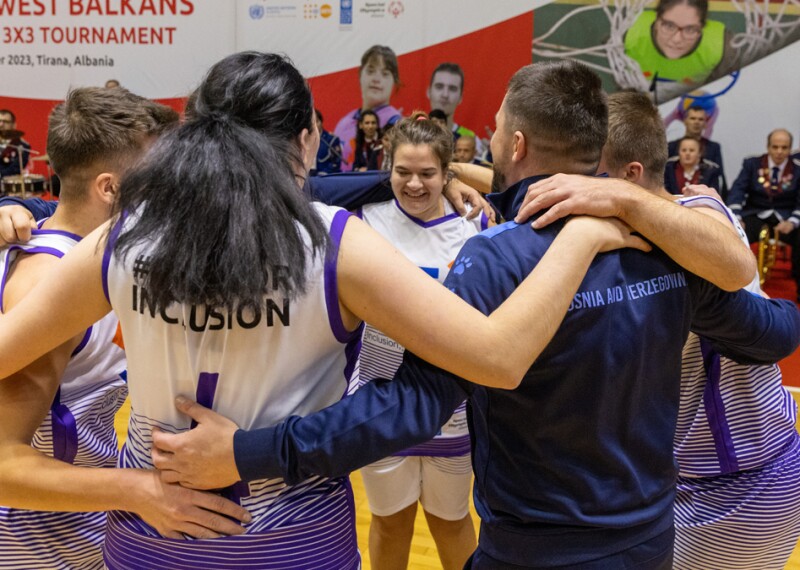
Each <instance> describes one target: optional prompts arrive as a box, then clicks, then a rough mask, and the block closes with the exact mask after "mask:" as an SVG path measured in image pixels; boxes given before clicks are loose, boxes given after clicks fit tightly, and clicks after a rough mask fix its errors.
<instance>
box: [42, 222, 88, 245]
mask: <svg viewBox="0 0 800 570" xmlns="http://www.w3.org/2000/svg"><path fill="white" fill-rule="evenodd" d="M42 221H45V220H42ZM48 235H50V236H65V237H68V238H70V239H74V240H75V241H81V240H82V239H83V238H82V237H81V236H79V235H78V234H73V233H71V232H65V231H63V230H45V229H42V227H41V226H39V229H35V230H32V231H31V236H48Z"/></svg>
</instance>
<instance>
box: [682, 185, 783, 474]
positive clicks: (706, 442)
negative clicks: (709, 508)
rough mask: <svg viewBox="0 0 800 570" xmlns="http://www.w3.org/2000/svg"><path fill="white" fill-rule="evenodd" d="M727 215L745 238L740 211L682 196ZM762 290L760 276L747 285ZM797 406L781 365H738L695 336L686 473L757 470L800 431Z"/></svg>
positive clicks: (686, 405) (686, 392)
mask: <svg viewBox="0 0 800 570" xmlns="http://www.w3.org/2000/svg"><path fill="white" fill-rule="evenodd" d="M678 203H679V204H682V205H685V206H688V207H711V208H714V209H716V210H717V211H720V212H722V213H724V214H726V215H727V216H728V218H729V220H730V221H731V223H732V224H733V225H734V227H736V228H737V231H738V233H739V235H740V236H741V237H742V239H743V241H744V243H747V238H746V236H745V234H744V230H743V229H742V228H741V225H740V224H739V222H738V220H737V219H736V216H734V215H733V214H732V213H731V212H730V210H728V208H727V207H725V206H724V205H722V204H721V203H720V202H719V201H717V200H715V199H714V198H710V197H707V196H696V197H692V198H683V199H680V200H678ZM747 290H748V291H750V292H751V293H755V294H760V291H761V290H760V287H759V285H758V277H756V278H755V279H754V281H753V282H752V283H751V284H750V285H749V286H748V287H747ZM796 419H797V406H796V404H795V401H794V399H793V398H792V396H791V394H789V392H788V391H787V390H786V389H785V388H784V387H783V385H782V384H781V372H780V369H779V368H778V366H777V365H772V366H753V365H746V364H738V363H736V362H733V361H732V360H730V359H728V358H725V357H720V356H719V355H718V354H717V353H716V352H714V351H713V349H712V348H711V345H710V343H708V342H707V341H705V340H703V339H701V338H698V337H697V336H696V335H694V334H691V335H689V339H688V340H687V342H686V345H685V346H684V349H683V367H682V373H681V401H680V411H679V415H678V426H677V431H676V433H675V457H676V459H677V461H678V466H679V469H680V474H681V475H684V476H689V477H709V476H713V475H722V474H727V473H733V472H736V471H743V470H747V469H754V468H757V467H760V466H762V465H764V464H765V463H767V462H768V461H770V460H771V459H773V458H775V457H776V456H777V455H779V454H780V453H781V451H782V449H783V448H784V447H785V446H786V445H787V444H788V443H789V442H790V441H791V439H792V438H793V437H794V436H795V435H796V433H795V428H794V426H795V421H796Z"/></svg>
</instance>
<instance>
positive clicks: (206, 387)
mask: <svg viewBox="0 0 800 570" xmlns="http://www.w3.org/2000/svg"><path fill="white" fill-rule="evenodd" d="M218 380H219V374H214V373H211V372H201V373H200V376H199V378H198V379H197V403H198V404H200V405H201V406H204V407H206V408H209V409H211V408H213V407H214V394H216V393H217V381H218ZM196 427H197V422H196V421H195V420H192V429H194V428H196Z"/></svg>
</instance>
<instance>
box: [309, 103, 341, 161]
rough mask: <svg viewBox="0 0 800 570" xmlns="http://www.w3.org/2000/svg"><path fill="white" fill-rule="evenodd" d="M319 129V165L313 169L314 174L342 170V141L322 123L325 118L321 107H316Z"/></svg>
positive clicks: (315, 112)
mask: <svg viewBox="0 0 800 570" xmlns="http://www.w3.org/2000/svg"><path fill="white" fill-rule="evenodd" d="M314 114H315V117H316V120H317V130H318V131H319V150H318V151H317V165H316V168H315V169H314V170H313V171H312V173H311V174H312V176H313V175H317V174H331V173H333V172H341V171H342V142H341V141H340V140H339V137H337V136H336V135H334V134H332V133H329V132H328V131H326V130H325V128H324V127H323V125H322V122H323V120H324V119H323V118H322V113H320V112H319V109H314Z"/></svg>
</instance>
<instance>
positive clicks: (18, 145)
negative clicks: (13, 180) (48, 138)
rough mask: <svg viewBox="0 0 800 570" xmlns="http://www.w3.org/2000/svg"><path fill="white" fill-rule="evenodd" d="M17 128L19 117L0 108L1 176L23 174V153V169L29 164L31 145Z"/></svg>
mask: <svg viewBox="0 0 800 570" xmlns="http://www.w3.org/2000/svg"><path fill="white" fill-rule="evenodd" d="M16 130H17V117H16V115H14V113H12V112H11V111H9V110H8V109H0V178H4V177H6V176H15V175H18V174H21V171H20V155H22V169H23V170H24V169H25V167H26V166H27V165H28V159H29V158H30V156H29V154H30V152H29V151H30V149H31V145H30V144H29V143H28V141H26V140H24V139H23V138H22V135H21V134H15V133H13V132H12V131H16Z"/></svg>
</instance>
